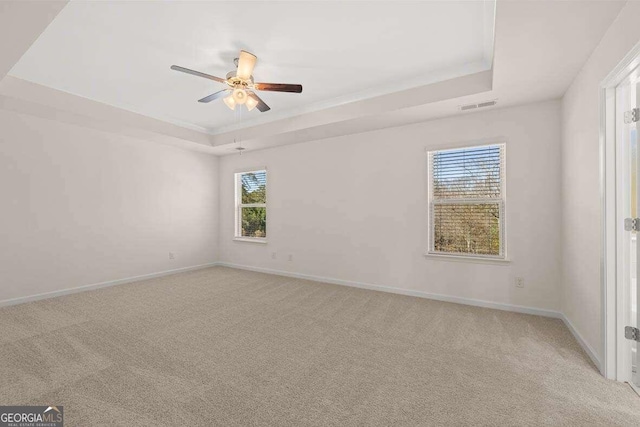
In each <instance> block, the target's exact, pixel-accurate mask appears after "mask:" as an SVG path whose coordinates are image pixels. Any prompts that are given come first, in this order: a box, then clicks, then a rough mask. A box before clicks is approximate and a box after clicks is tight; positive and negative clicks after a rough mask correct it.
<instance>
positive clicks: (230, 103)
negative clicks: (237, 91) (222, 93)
mask: <svg viewBox="0 0 640 427" xmlns="http://www.w3.org/2000/svg"><path fill="white" fill-rule="evenodd" d="M222 100H223V101H224V103H225V104H227V107H229V109H231V110H235V109H236V100H235V99H234V98H233V95H229V96H226V97H224V98H223V99H222Z"/></svg>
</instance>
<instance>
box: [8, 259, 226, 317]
mask: <svg viewBox="0 0 640 427" xmlns="http://www.w3.org/2000/svg"><path fill="white" fill-rule="evenodd" d="M216 265H218V263H217V262H212V263H209V264H200V265H194V266H191V267H182V268H176V269H174V270H165V271H160V272H158V273H150V274H143V275H141V276H133V277H127V278H125V279H117V280H109V281H108V282H101V283H94V284H91V285H83V286H78V287H75V288H67V289H61V290H59V291H52V292H45V293H42V294H36V295H29V296H26V297H18V298H12V299H6V300H2V301H0V307H6V306H10V305H16V304H23V303H25V302H31V301H38V300H42V299H47V298H54V297H59V296H62V295H68V294H75V293H77V292H84V291H90V290H93V289H99V288H106V287H108V286H116V285H123V284H125V283H131V282H137V281H139V280H146V279H153V278H156V277H162V276H169V275H171V274H176V273H185V272H187V271H192V270H200V269H202V268H208V267H215V266H216Z"/></svg>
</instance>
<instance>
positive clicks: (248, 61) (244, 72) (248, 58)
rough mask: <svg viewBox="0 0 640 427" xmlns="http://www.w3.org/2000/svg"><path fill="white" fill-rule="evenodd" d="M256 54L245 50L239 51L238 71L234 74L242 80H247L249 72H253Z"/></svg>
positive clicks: (249, 75) (249, 76)
mask: <svg viewBox="0 0 640 427" xmlns="http://www.w3.org/2000/svg"><path fill="white" fill-rule="evenodd" d="M257 59H258V58H256V56H255V55H254V54H252V53H249V52H247V51H245V50H241V51H240V57H239V58H238V71H237V73H236V76H237V77H238V78H240V79H243V80H249V79H250V78H251V74H253V67H255V66H256V60H257Z"/></svg>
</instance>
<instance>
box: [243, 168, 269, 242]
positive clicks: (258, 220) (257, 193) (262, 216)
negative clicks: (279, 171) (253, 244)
mask: <svg viewBox="0 0 640 427" xmlns="http://www.w3.org/2000/svg"><path fill="white" fill-rule="evenodd" d="M235 176H236V230H235V236H236V237H237V238H248V239H265V238H266V237H267V171H266V170H258V171H251V172H242V173H237V174H236V175H235Z"/></svg>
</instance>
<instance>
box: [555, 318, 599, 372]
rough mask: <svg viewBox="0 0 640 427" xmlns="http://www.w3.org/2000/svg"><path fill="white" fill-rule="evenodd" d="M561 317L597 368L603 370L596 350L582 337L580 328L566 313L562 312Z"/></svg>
mask: <svg viewBox="0 0 640 427" xmlns="http://www.w3.org/2000/svg"><path fill="white" fill-rule="evenodd" d="M560 319H562V321H563V322H564V324H565V325H566V326H567V329H569V331H571V334H572V335H573V337H574V338H575V339H576V341H578V344H580V347H582V349H583V350H584V352H585V353H587V356H589V359H591V361H592V362H593V364H594V365H596V368H598V371H600V372H602V363H601V362H600V359H598V356H597V354H596V352H595V351H594V350H593V349H592V348H591V346H590V345H589V344H588V343H587V341H586V340H585V339H584V338H582V335H580V332H578V330H577V329H576V328H575V327H574V326H573V323H571V321H570V320H569V318H568V317H567V316H566V315H565V314H563V313H560Z"/></svg>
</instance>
